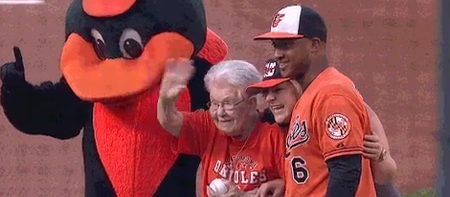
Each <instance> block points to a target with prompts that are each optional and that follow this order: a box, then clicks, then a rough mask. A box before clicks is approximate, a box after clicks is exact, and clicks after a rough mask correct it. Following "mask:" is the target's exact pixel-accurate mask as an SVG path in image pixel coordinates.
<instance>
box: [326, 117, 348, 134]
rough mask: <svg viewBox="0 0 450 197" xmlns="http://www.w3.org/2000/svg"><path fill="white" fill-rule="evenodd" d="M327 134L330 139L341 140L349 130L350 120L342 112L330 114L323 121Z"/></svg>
mask: <svg viewBox="0 0 450 197" xmlns="http://www.w3.org/2000/svg"><path fill="white" fill-rule="evenodd" d="M325 126H326V128H327V134H328V136H329V137H330V138H331V139H334V140H342V139H344V138H346V137H347V136H348V133H349V132H350V126H351V125H350V120H349V119H348V118H347V116H345V115H343V114H331V115H330V116H328V118H327V120H326V121H325Z"/></svg>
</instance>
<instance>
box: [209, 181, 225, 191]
mask: <svg viewBox="0 0 450 197" xmlns="http://www.w3.org/2000/svg"><path fill="white" fill-rule="evenodd" d="M209 187H210V188H211V189H212V190H213V191H214V192H215V193H216V194H225V193H227V191H228V187H227V185H226V184H225V182H224V181H223V180H222V179H219V178H217V179H214V180H213V181H211V183H210V184H209Z"/></svg>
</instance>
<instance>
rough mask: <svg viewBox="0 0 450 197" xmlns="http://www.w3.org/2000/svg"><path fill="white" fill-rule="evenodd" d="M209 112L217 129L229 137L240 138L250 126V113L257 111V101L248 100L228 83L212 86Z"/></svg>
mask: <svg viewBox="0 0 450 197" xmlns="http://www.w3.org/2000/svg"><path fill="white" fill-rule="evenodd" d="M210 100H211V105H210V109H209V112H210V114H211V117H212V119H213V121H214V123H215V125H216V127H217V128H218V129H219V130H221V131H223V132H224V133H225V134H226V135H228V136H239V135H241V134H243V132H245V131H246V130H247V128H248V127H249V126H250V124H249V123H250V122H251V120H249V119H250V117H251V116H249V112H252V111H255V110H256V99H255V98H251V99H247V98H245V97H244V96H242V94H241V93H240V92H239V89H238V88H236V87H235V86H232V85H230V84H228V83H226V82H225V83H220V82H215V83H211V85H210Z"/></svg>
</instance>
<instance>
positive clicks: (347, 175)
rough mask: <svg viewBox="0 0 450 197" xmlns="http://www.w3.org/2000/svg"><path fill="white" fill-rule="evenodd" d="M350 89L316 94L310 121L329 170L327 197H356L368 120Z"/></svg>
mask: <svg viewBox="0 0 450 197" xmlns="http://www.w3.org/2000/svg"><path fill="white" fill-rule="evenodd" d="M364 112H365V110H364V106H363V102H362V98H361V97H360V95H359V94H358V93H357V92H356V91H355V90H353V89H352V87H351V86H348V87H347V86H344V85H341V84H333V85H329V86H327V87H324V88H322V89H321V91H320V92H319V94H318V96H317V98H316V101H315V103H314V110H313V117H312V121H313V124H314V128H315V131H314V135H315V137H317V139H318V141H319V146H320V149H321V151H322V154H323V158H324V159H325V162H326V163H327V166H328V169H329V182H328V187H327V197H332V196H355V195H356V191H357V189H358V186H359V184H360V177H361V172H362V159H363V158H362V153H363V149H362V147H363V138H364V135H365V133H366V132H368V131H369V130H368V126H369V123H368V117H367V112H365V113H364Z"/></svg>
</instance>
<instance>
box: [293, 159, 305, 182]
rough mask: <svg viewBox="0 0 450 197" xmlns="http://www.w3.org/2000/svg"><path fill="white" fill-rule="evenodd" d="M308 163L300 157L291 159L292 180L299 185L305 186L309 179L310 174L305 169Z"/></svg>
mask: <svg viewBox="0 0 450 197" xmlns="http://www.w3.org/2000/svg"><path fill="white" fill-rule="evenodd" d="M305 165H306V161H305V160H304V159H303V158H302V157H299V156H296V157H293V158H292V159H291V167H292V178H293V179H294V181H295V182H297V183H298V184H304V183H306V181H307V180H308V178H309V172H308V170H307V169H306V167H305Z"/></svg>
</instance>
